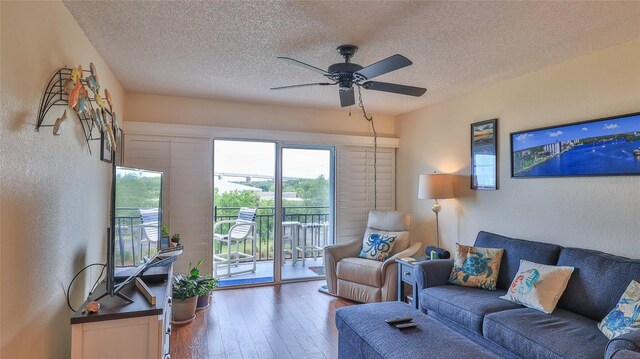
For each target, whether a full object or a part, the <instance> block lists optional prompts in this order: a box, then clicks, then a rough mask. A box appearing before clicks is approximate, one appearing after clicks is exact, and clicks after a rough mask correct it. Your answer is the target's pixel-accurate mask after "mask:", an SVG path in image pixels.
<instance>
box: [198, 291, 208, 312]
mask: <svg viewBox="0 0 640 359" xmlns="http://www.w3.org/2000/svg"><path fill="white" fill-rule="evenodd" d="M210 297H211V293H207V294H205V295H201V296H198V305H197V306H196V310H203V309H207V308H209V304H210V299H209V298H210Z"/></svg>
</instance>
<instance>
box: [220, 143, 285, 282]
mask: <svg viewBox="0 0 640 359" xmlns="http://www.w3.org/2000/svg"><path fill="white" fill-rule="evenodd" d="M213 153H214V161H213V175H214V178H213V187H214V190H213V193H214V194H213V215H214V218H213V220H214V238H213V252H214V253H213V269H214V271H213V275H214V277H216V278H217V279H218V280H219V281H220V286H221V287H227V286H237V285H249V284H256V283H270V282H274V281H275V279H274V266H273V262H274V247H275V245H274V244H275V235H274V224H275V218H274V214H275V195H274V193H275V177H276V176H275V174H276V144H275V143H273V142H257V141H225V140H216V141H214V147H213Z"/></svg>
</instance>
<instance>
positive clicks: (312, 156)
mask: <svg viewBox="0 0 640 359" xmlns="http://www.w3.org/2000/svg"><path fill="white" fill-rule="evenodd" d="M275 151H276V145H275V144H274V143H270V142H248V141H219V140H217V141H215V142H214V150H213V153H214V163H213V165H214V172H215V173H242V174H257V175H264V176H274V174H275V168H276V163H275ZM330 155H331V153H330V151H328V150H310V149H292V148H285V149H283V153H282V162H283V164H282V165H283V171H282V172H283V176H284V177H296V178H318V176H320V175H324V176H325V178H329V171H330V167H331V161H330V159H331V157H330Z"/></svg>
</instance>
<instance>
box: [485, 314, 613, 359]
mask: <svg viewBox="0 0 640 359" xmlns="http://www.w3.org/2000/svg"><path fill="white" fill-rule="evenodd" d="M597 325H598V323H597V322H596V321H594V320H591V319H589V318H587V317H583V316H581V315H579V314H575V313H572V312H569V311H567V310H563V309H559V308H558V309H556V310H555V311H554V312H553V313H552V314H545V313H542V312H540V311H537V310H535V309H529V308H521V309H513V310H509V311H505V312H497V313H491V314H488V315H487V316H485V318H484V330H483V336H484V337H485V338H487V339H489V340H490V341H492V342H494V343H496V344H498V345H500V346H502V347H504V348H505V349H508V350H510V351H511V352H513V353H515V354H516V355H520V356H522V357H525V358H558V359H560V358H567V359H570V358H581V359H584V358H603V357H604V352H605V349H606V346H607V342H608V339H607V337H605V336H604V334H602V333H601V332H600V330H599V329H598V326H597Z"/></svg>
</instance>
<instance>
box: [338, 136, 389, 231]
mask: <svg viewBox="0 0 640 359" xmlns="http://www.w3.org/2000/svg"><path fill="white" fill-rule="evenodd" d="M395 157H396V152H395V149H394V148H378V154H377V168H378V173H377V181H375V180H374V150H373V147H360V146H339V147H337V148H336V159H337V161H336V162H337V163H336V229H337V231H336V232H337V235H336V242H337V243H343V242H346V241H349V240H352V239H355V238H362V236H363V235H364V231H365V229H366V225H367V215H368V213H369V210H371V209H374V207H375V206H374V186H375V182H377V192H378V194H377V209H379V210H395V204H396V199H395V192H396V191H395V172H396V171H395V165H396V161H395Z"/></svg>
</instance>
